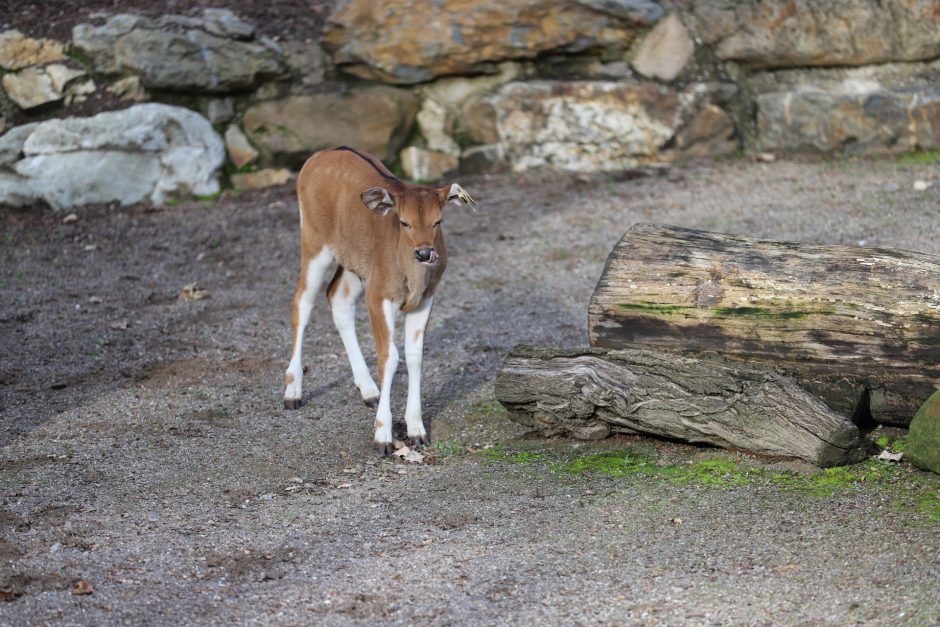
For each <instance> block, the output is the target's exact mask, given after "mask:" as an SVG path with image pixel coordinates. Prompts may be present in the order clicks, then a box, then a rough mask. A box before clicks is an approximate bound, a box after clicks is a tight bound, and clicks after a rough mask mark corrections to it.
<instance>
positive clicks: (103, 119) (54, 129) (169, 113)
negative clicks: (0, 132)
mask: <svg viewBox="0 0 940 627" xmlns="http://www.w3.org/2000/svg"><path fill="white" fill-rule="evenodd" d="M10 133H17V135H16V136H15V137H14V139H15V141H13V140H10V141H9V144H10V145H9V147H8V148H7V149H6V151H5V152H6V154H7V155H13V154H15V155H16V157H20V155H22V156H21V157H20V158H18V159H17V160H16V161H12V162H11V161H10V158H9V157H6V158H5V159H4V161H6V163H5V165H4V167H3V169H0V204H2V203H9V204H14V205H21V204H25V203H27V202H33V201H36V200H43V201H45V202H47V203H49V204H50V205H51V206H52V207H54V208H56V209H62V208H66V207H73V206H77V205H82V204H86V203H97V202H115V201H116V202H120V203H122V204H131V203H135V202H141V201H144V200H150V201H152V202H154V203H158V204H159V203H162V202H163V201H164V200H165V199H166V198H167V197H168V196H176V195H183V194H190V193H191V194H213V193H216V192H217V191H218V190H219V181H218V174H219V170H220V168H221V166H222V163H223V160H224V156H225V153H224V146H223V144H222V140H221V138H220V137H219V136H218V135H217V134H216V132H215V131H214V130H213V129H212V126H211V125H210V124H209V123H208V121H207V120H206V119H205V118H203V117H202V116H200V115H199V114H198V113H195V112H193V111H190V110H188V109H183V108H180V107H173V106H169V105H163V104H141V105H135V106H133V107H130V108H129V109H124V110H122V111H111V112H106V113H100V114H98V115H96V116H94V117H90V118H65V119H55V120H49V121H47V122H42V123H39V124H37V125H35V126H30V127H29V129H28V130H25V129H12V130H11V131H10ZM10 133H8V134H7V135H5V136H4V139H6V137H7V136H8V135H10ZM23 135H25V137H23ZM20 139H22V140H23V141H22V144H21V147H20V148H19V149H17V148H16V145H17V144H19V142H20ZM14 158H15V157H14ZM117 173H120V175H119V176H118V175H117Z"/></svg>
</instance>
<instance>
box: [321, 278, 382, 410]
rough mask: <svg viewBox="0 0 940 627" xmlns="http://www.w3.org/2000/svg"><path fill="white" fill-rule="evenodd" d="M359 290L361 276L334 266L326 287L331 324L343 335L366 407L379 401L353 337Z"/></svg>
mask: <svg viewBox="0 0 940 627" xmlns="http://www.w3.org/2000/svg"><path fill="white" fill-rule="evenodd" d="M360 294H362V280H361V279H360V278H359V277H358V276H356V274H354V273H353V272H350V271H349V270H346V269H345V268H343V267H342V266H340V267H338V268H337V269H336V274H335V275H334V276H333V280H332V281H330V285H329V287H328V288H327V290H326V296H327V298H328V299H329V300H330V308H331V309H332V312H333V324H335V325H336V330H337V331H339V336H340V337H341V338H342V339H343V346H344V347H345V348H346V355H347V356H348V357H349V365H350V366H351V367H352V372H353V381H355V383H356V387H357V388H359V393H360V394H362V400H363V401H364V402H365V404H366V405H368V406H369V407H372V408H375V407H378V404H379V388H378V387H376V385H375V381H373V380H372V375H371V374H369V367H368V366H367V365H366V360H365V359H363V357H362V349H361V348H359V338H357V337H356V299H357V298H359V295H360Z"/></svg>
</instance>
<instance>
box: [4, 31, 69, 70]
mask: <svg viewBox="0 0 940 627" xmlns="http://www.w3.org/2000/svg"><path fill="white" fill-rule="evenodd" d="M63 60H65V50H64V47H63V46H62V44H60V43H59V42H57V41H54V40H52V39H33V38H31V37H27V36H25V35H24V34H23V33H21V32H20V31H18V30H15V29H14V30H7V31H3V32H2V33H0V68H3V69H4V70H20V69H23V68H25V67H29V66H31V65H39V64H42V63H52V62H53V61H63Z"/></svg>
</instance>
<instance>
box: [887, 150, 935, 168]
mask: <svg viewBox="0 0 940 627" xmlns="http://www.w3.org/2000/svg"><path fill="white" fill-rule="evenodd" d="M895 163H897V164H898V165H936V164H940V150H917V151H914V152H907V153H904V154H903V155H899V156H898V157H897V159H895Z"/></svg>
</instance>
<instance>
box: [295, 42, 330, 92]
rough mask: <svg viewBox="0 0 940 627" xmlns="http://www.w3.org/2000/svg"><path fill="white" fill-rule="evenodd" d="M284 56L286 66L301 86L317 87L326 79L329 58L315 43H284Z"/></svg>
mask: <svg viewBox="0 0 940 627" xmlns="http://www.w3.org/2000/svg"><path fill="white" fill-rule="evenodd" d="M284 56H285V58H286V59H287V66H288V67H289V68H290V70H291V72H292V73H293V74H294V75H295V76H297V78H298V79H300V83H301V84H302V85H317V84H319V83H322V82H323V79H324V78H325V77H326V73H327V70H328V68H329V64H330V63H329V58H328V57H327V55H326V53H325V52H323V49H322V48H320V46H319V45H317V44H316V43H315V42H309V43H306V42H300V41H289V42H286V43H285V44H284Z"/></svg>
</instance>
